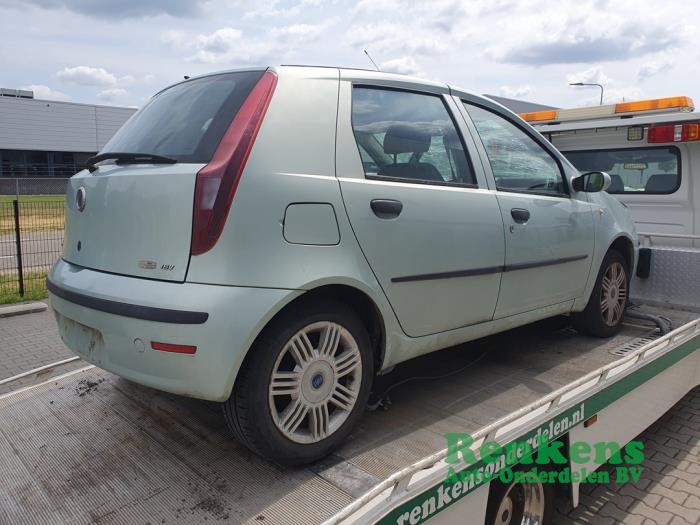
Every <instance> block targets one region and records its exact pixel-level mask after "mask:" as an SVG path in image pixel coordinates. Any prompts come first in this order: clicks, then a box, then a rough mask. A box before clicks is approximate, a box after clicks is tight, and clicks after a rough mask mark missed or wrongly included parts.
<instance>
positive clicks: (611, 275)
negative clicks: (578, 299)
mask: <svg viewBox="0 0 700 525" xmlns="http://www.w3.org/2000/svg"><path fill="white" fill-rule="evenodd" d="M629 282H630V277H629V269H628V267H627V261H626V260H625V258H624V257H623V256H622V254H621V253H620V252H618V251H616V250H610V251H609V252H608V253H607V254H606V255H605V258H604V259H603V264H602V265H601V267H600V272H599V273H598V279H597V280H596V283H595V286H594V287H593V292H592V293H591V297H590V299H589V300H588V304H587V305H586V309H585V310H584V311H583V312H580V313H576V314H573V316H572V318H573V321H574V327H575V328H576V329H577V330H578V331H579V332H583V333H586V334H589V335H594V336H597V337H611V336H613V335H615V334H616V333H617V332H619V331H620V329H621V328H622V322H623V321H624V319H625V309H626V308H627V299H628V295H629Z"/></svg>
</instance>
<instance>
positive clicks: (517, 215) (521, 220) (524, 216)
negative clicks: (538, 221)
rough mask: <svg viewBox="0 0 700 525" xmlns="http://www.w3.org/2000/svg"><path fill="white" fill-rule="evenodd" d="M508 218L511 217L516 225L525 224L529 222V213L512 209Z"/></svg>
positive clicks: (521, 209) (520, 209) (519, 209)
mask: <svg viewBox="0 0 700 525" xmlns="http://www.w3.org/2000/svg"><path fill="white" fill-rule="evenodd" d="M510 216H511V217H513V220H514V221H515V222H517V223H518V224H525V223H526V222H527V221H529V220H530V212H529V211H528V210H525V209H523V208H513V209H512V210H510Z"/></svg>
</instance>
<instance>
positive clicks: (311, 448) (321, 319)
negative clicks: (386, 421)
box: [224, 304, 373, 464]
mask: <svg viewBox="0 0 700 525" xmlns="http://www.w3.org/2000/svg"><path fill="white" fill-rule="evenodd" d="M372 375H373V365H372V351H371V347H370V343H369V336H368V334H367V330H366V329H365V327H364V325H363V324H362V322H361V321H360V320H359V318H358V317H357V315H356V314H355V313H354V312H353V311H352V310H351V309H349V308H347V307H346V306H344V305H341V304H326V305H305V306H302V307H300V308H299V309H296V310H290V311H289V312H287V313H285V314H283V315H281V316H280V317H279V318H277V319H276V320H274V321H273V322H272V323H271V324H270V325H269V326H268V327H267V328H266V329H265V331H264V333H263V334H262V335H261V337H260V338H259V339H258V341H257V342H256V344H255V345H254V347H253V348H251V350H250V357H249V358H248V359H247V361H246V363H245V364H244V366H243V368H242V369H241V371H240V372H239V376H238V379H237V381H236V385H235V387H234V391H233V393H232V395H231V397H230V399H229V400H228V401H227V402H226V403H225V404H224V414H225V416H226V419H227V422H228V423H229V426H230V427H231V430H232V431H233V433H234V434H235V436H236V437H237V438H238V439H239V440H240V441H241V442H242V443H244V444H245V445H246V446H248V447H249V448H251V449H252V450H253V451H255V452H257V453H259V454H261V455H263V456H265V457H268V458H270V459H273V460H275V461H277V462H279V463H284V464H304V463H310V462H313V461H316V460H318V459H320V458H322V457H323V456H325V455H327V454H329V453H330V452H331V451H332V450H333V449H335V448H336V447H337V446H339V445H340V443H341V442H342V441H343V439H344V438H345V437H346V436H347V434H349V432H350V431H351V429H352V427H353V426H354V425H355V423H356V422H357V419H358V418H359V417H360V415H361V414H362V411H363V409H364V406H365V404H366V402H367V397H368V395H369V389H370V383H371V380H372Z"/></svg>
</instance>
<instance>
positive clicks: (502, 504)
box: [484, 465, 556, 525]
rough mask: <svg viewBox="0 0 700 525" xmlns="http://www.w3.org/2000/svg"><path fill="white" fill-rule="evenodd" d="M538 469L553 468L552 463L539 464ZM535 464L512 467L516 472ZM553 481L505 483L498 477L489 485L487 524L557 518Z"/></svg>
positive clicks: (543, 522) (545, 522)
mask: <svg viewBox="0 0 700 525" xmlns="http://www.w3.org/2000/svg"><path fill="white" fill-rule="evenodd" d="M535 466H536V467H537V472H549V471H550V470H551V466H549V465H535ZM529 468H533V465H527V466H526V465H518V466H515V467H513V468H512V470H513V475H514V476H515V474H516V473H517V472H519V471H525V470H528V469H529ZM555 495H556V491H555V485H554V484H553V483H541V482H540V481H539V480H537V481H534V482H515V481H513V482H511V483H504V482H503V481H501V480H500V479H498V478H496V479H494V480H492V481H491V485H490V486H489V499H488V503H487V504H486V519H485V520H484V523H485V525H499V524H504V523H507V524H509V525H511V524H512V525H522V524H530V523H532V524H538V525H549V524H551V523H552V522H553V516H554V498H555Z"/></svg>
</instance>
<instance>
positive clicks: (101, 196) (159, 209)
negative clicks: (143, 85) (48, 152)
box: [64, 69, 264, 281]
mask: <svg viewBox="0 0 700 525" xmlns="http://www.w3.org/2000/svg"><path fill="white" fill-rule="evenodd" d="M263 73H264V70H263V69H256V70H248V71H234V72H228V73H219V74H214V75H208V76H204V77H198V78H194V79H189V80H187V81H185V82H181V83H179V84H176V85H174V86H171V87H169V88H167V89H165V90H163V91H161V92H160V93H158V94H156V95H155V96H154V97H153V98H152V99H151V100H150V101H149V102H148V103H147V104H146V105H145V106H144V107H143V108H142V109H140V110H139V111H137V112H136V113H135V114H134V115H133V116H132V117H131V118H130V119H129V120H128V121H127V122H126V123H125V124H124V126H122V128H121V129H120V130H119V131H118V132H117V133H116V134H115V135H114V137H112V139H111V140H110V141H109V142H108V143H107V144H106V145H105V147H104V148H103V150H102V151H101V152H100V155H98V156H97V157H95V158H94V159H93V160H92V161H91V164H90V161H89V164H90V166H89V170H83V171H81V172H80V173H78V174H77V175H75V176H74V177H73V178H72V179H71V180H70V184H69V186H68V191H67V197H66V198H67V200H66V208H67V211H66V237H65V242H64V259H65V260H66V261H68V262H71V263H74V264H76V265H79V266H82V267H85V268H91V269H95V270H101V271H105V272H113V273H116V274H121V275H133V276H138V277H148V278H152V279H164V280H168V281H184V280H185V278H186V276H187V266H188V264H189V259H190V252H191V243H192V216H193V207H194V198H195V185H196V182H197V173H198V172H199V171H200V170H201V169H202V168H203V167H204V166H206V165H207V163H209V162H210V161H211V160H212V157H213V156H214V153H215V152H216V151H217V148H218V147H219V144H220V143H221V141H222V137H224V135H225V133H226V132H227V130H228V128H229V126H230V125H231V123H232V121H233V119H234V117H235V116H236V115H237V114H238V112H239V110H240V109H241V106H242V105H243V103H244V102H245V100H246V98H247V97H248V95H249V94H250V92H251V90H252V89H253V87H254V86H255V85H256V83H257V82H258V81H259V79H260V78H261V76H262V75H263ZM215 184H216V181H214V186H215ZM214 186H212V187H211V188H209V187H207V188H205V189H206V193H205V194H204V200H205V201H206V200H207V198H208V197H207V196H208V195H209V193H211V195H212V196H213V197H211V198H212V199H213V198H214V197H215V196H216V192H217V188H216V187H214Z"/></svg>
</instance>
